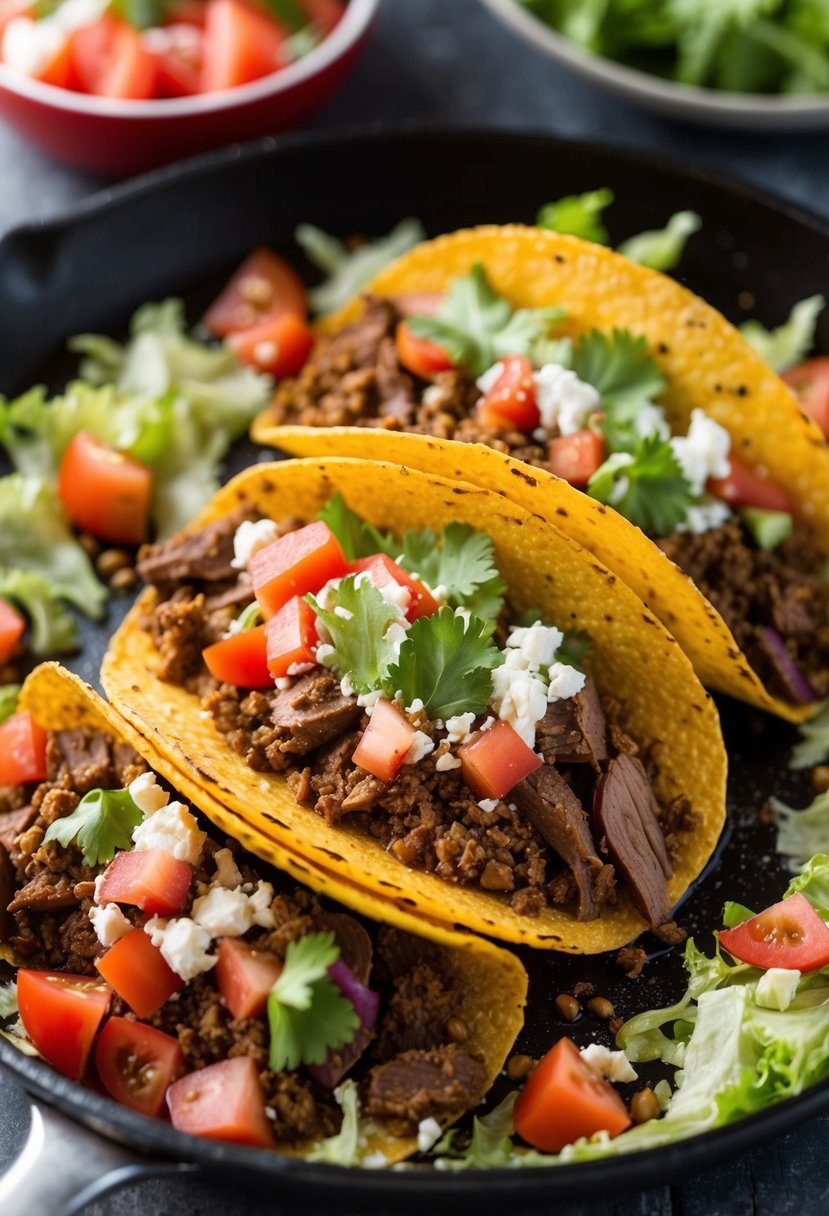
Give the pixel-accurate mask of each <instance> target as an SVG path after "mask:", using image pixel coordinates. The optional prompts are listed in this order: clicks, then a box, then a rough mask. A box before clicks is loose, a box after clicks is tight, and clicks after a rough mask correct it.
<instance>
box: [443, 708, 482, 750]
mask: <svg viewBox="0 0 829 1216" xmlns="http://www.w3.org/2000/svg"><path fill="white" fill-rule="evenodd" d="M474 721H475V715H474V714H473V713H466V714H455V715H454V716H453V717H451V718H447V719H446V738H447V740H448V742H449V743H463V741H464V739H468V738H469V736H470V735H471V734H472V723H473V722H474Z"/></svg>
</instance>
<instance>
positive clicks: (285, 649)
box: [264, 595, 319, 683]
mask: <svg viewBox="0 0 829 1216" xmlns="http://www.w3.org/2000/svg"><path fill="white" fill-rule="evenodd" d="M264 629H265V637H266V639H267V650H268V659H267V668H268V673H269V675H270V677H271V683H273V681H274V679H277V678H278V677H280V676H287V675H290V674H291V670H290V669H291V668H292V667H297V666H301V665H302V664H303V663H316V661H317V643H318V642H319V638H318V637H317V618H316V615H315V613H314V610H313V608H312V607H311V605H310V604H306V602H305V600H304V599H302V597H301V596H299V595H294V596H292V597H291V599H289V600H288V602H287V604H283V605H282V607H281V608H280V609H279V611H278V612H277V614H276V616H272V617H271V619H270V620H269V621H268V623H267V625H265V626H264Z"/></svg>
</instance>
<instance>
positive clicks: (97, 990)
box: [17, 968, 112, 1081]
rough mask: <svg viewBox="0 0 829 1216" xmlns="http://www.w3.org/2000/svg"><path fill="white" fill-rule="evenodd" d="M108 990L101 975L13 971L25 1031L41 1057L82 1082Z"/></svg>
mask: <svg viewBox="0 0 829 1216" xmlns="http://www.w3.org/2000/svg"><path fill="white" fill-rule="evenodd" d="M111 995H112V993H111V992H110V990H109V988H108V987H107V986H106V984H104V983H102V982H101V981H100V980H96V979H90V977H89V976H88V975H70V974H68V973H66V972H62V971H61V972H55V971H28V970H26V969H25V968H21V969H20V970H19V971H18V973H17V1001H18V1004H19V1006H20V1020H21V1021H22V1023H23V1025H24V1026H25V1028H26V1034H27V1035H28V1036H29V1038H30V1039H31V1040H32V1042H33V1043H34V1045H35V1047H36V1048H37V1049H38V1051H39V1052H40V1054H41V1055H42V1056H43V1058H44V1059H46V1060H48V1061H49V1063H50V1064H53V1065H54V1066H55V1068H57V1069H58V1071H59V1072H62V1073H63V1074H64V1076H66V1077H71V1078H72V1080H73V1081H80V1079H81V1077H82V1076H83V1075H84V1073H85V1072H86V1064H87V1060H88V1059H89V1053H90V1051H91V1050H92V1041H93V1039H94V1038H95V1035H96V1034H97V1032H98V1027H99V1026H100V1024H101V1019H102V1018H103V1016H104V1014H105V1013H106V1011H107V1009H108V1008H109V1001H110V997H111Z"/></svg>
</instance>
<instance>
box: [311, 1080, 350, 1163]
mask: <svg viewBox="0 0 829 1216" xmlns="http://www.w3.org/2000/svg"><path fill="white" fill-rule="evenodd" d="M334 1097H335V1098H336V1099H337V1102H338V1103H339V1105H340V1109H341V1110H342V1112H343V1121H342V1125H341V1127H340V1130H339V1131H338V1132H337V1134H336V1136H329V1137H328V1138H327V1139H326V1140H321V1141H320V1142H319V1144H315V1145H314V1146H313V1147H312V1148H310V1149H309V1150H308V1152H307V1153H305V1154H304V1156H305V1160H306V1161H324V1162H326V1163H327V1164H328V1165H359V1164H360V1097H359V1091H358V1089H357V1083H356V1082H355V1081H343V1083H342V1085H340V1086H338V1087H337V1089H335V1090H334Z"/></svg>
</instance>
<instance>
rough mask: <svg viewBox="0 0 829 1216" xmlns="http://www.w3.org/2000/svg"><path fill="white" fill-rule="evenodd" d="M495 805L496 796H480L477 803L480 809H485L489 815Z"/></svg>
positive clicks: (496, 802)
mask: <svg viewBox="0 0 829 1216" xmlns="http://www.w3.org/2000/svg"><path fill="white" fill-rule="evenodd" d="M497 805H498V799H497V798H481V800H480V802H479V803H478V806H479V807H480V808H481V810H482V811H486V813H487V815H491V814H492V812H493V811H494V810H495V808H496V806H497Z"/></svg>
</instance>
